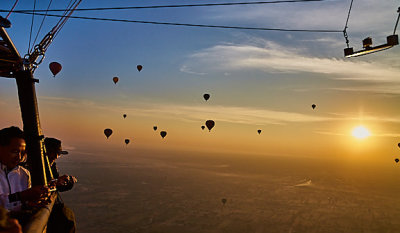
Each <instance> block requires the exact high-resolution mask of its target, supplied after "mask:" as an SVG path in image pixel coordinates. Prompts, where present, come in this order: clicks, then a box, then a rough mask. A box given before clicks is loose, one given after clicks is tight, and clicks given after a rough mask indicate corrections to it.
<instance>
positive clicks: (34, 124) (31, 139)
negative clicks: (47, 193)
mask: <svg viewBox="0 0 400 233" xmlns="http://www.w3.org/2000/svg"><path fill="white" fill-rule="evenodd" d="M15 78H16V81H17V89H18V97H19V105H20V107H21V115H22V122H23V124H24V133H25V137H26V148H27V153H28V165H29V169H30V171H31V180H32V185H45V184H47V179H46V175H45V174H46V173H45V167H44V156H43V149H42V148H43V146H42V145H43V140H42V137H43V136H42V130H41V128H40V121H39V110H38V105H37V98H36V89H35V82H36V81H37V80H35V79H34V78H33V74H32V73H31V71H29V70H24V71H19V72H18V73H16V74H15Z"/></svg>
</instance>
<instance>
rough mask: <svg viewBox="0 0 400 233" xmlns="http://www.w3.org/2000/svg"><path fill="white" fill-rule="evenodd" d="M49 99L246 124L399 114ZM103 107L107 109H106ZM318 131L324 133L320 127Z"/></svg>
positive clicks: (367, 119) (366, 118)
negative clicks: (129, 103)
mask: <svg viewBox="0 0 400 233" xmlns="http://www.w3.org/2000/svg"><path fill="white" fill-rule="evenodd" d="M43 99H46V100H47V101H49V104H56V105H58V106H66V105H65V104H66V103H68V106H69V107H79V108H85V109H88V110H90V109H94V110H101V111H102V112H103V113H104V112H113V113H114V112H117V113H121V112H122V111H123V112H125V113H127V114H128V115H131V116H138V117H157V118H164V119H175V120H179V121H186V122H199V121H200V122H203V121H205V120H208V119H213V120H215V121H219V122H227V123H235V124H249V125H267V124H277V125H285V124H290V123H312V122H333V121H359V120H362V121H363V122H385V123H396V124H397V123H400V117H395V116H391V117H388V116H385V115H379V116H378V115H372V114H369V113H364V114H363V115H362V116H359V113H355V112H354V113H326V114H325V115H315V114H312V115H311V114H304V113H300V112H288V111H278V110H274V109H267V108H256V107H240V106H221V105H213V106H204V105H185V104H168V103H157V104H155V103H141V104H134V105H131V106H124V107H123V108H122V107H120V106H116V105H110V104H105V103H98V104H97V103H95V102H93V101H88V100H75V99H70V98H58V97H45V98H44V97H43ZM105 110H106V111H105ZM318 133H322V134H326V133H327V132H323V130H321V131H320V132H318Z"/></svg>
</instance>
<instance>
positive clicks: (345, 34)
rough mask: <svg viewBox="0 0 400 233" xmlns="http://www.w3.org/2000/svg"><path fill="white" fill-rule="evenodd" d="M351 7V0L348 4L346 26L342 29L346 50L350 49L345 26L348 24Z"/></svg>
mask: <svg viewBox="0 0 400 233" xmlns="http://www.w3.org/2000/svg"><path fill="white" fill-rule="evenodd" d="M352 6H353V0H351V2H350V7H349V12H348V13H347V19H346V24H345V25H344V29H343V36H344V39H345V40H346V44H347V48H349V47H350V46H349V36H348V35H347V24H348V23H349V18H350V12H351V8H352Z"/></svg>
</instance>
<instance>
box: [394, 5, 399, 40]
mask: <svg viewBox="0 0 400 233" xmlns="http://www.w3.org/2000/svg"><path fill="white" fill-rule="evenodd" d="M397 12H398V13H399V15H398V16H397V20H396V25H395V26H394V30H393V35H394V34H396V29H397V24H399V19H400V7H399V8H398V9H397Z"/></svg>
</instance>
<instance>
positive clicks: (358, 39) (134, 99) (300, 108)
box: [0, 0, 400, 163]
mask: <svg viewBox="0 0 400 233" xmlns="http://www.w3.org/2000/svg"><path fill="white" fill-rule="evenodd" d="M58 2H60V1H58ZM206 2H207V3H223V2H242V1H236V0H234V1H219V0H218V1H217V0H214V1H206ZM243 2H245V1H243ZM247 2H249V1H247ZM13 3H14V1H11V0H8V1H5V2H3V3H2V4H1V9H3V10H9V9H10V8H11V7H12V5H13ZM189 3H190V4H196V3H205V1H161V0H159V1H122V0H118V1H104V0H102V1H98V0H96V1H94V0H88V1H82V3H81V4H80V6H79V8H93V7H117V6H150V5H172V4H189ZM47 4H48V2H43V3H41V2H40V3H38V5H37V6H36V7H37V9H46V8H47ZM349 6H350V1H349V0H327V1H321V2H298V3H280V4H263V5H239V6H214V7H190V8H189V7H184V8H169V9H164V8H160V9H137V10H112V11H95V12H75V13H74V14H73V15H74V16H89V17H102V18H114V19H129V20H143V21H157V22H171V23H189V24H207V25H227V26H242V27H264V28H284V29H311V30H319V29H321V30H333V31H335V30H337V31H342V30H343V28H344V25H345V23H346V17H347V13H348V10H349ZM63 7H65V5H63V3H54V5H52V7H50V8H52V9H60V8H63ZM398 7H399V5H398V3H396V2H395V1H376V0H364V1H354V4H353V8H352V11H351V15H350V19H349V23H348V29H347V32H348V35H349V41H350V46H351V47H354V50H360V49H362V40H363V39H364V38H366V37H372V39H373V42H374V45H379V44H383V43H385V42H386V36H389V35H391V34H393V29H394V26H395V22H396V19H397V16H398V13H397V12H396V11H397V8H398ZM32 8H33V3H32V1H26V0H22V1H20V3H19V4H18V5H17V8H16V10H22V9H32ZM56 13H57V12H56ZM56 13H54V14H56ZM1 15H2V16H5V15H6V13H4V12H3V13H1ZM9 19H10V21H11V22H12V24H13V25H12V27H11V28H10V29H7V32H8V33H9V35H10V37H11V38H12V40H13V41H14V43H15V45H16V47H17V48H18V50H19V52H20V54H21V56H24V55H25V54H26V52H27V48H28V43H29V30H30V26H31V23H30V22H31V16H29V15H22V14H17V13H13V14H11V16H10V18H9ZM56 20H57V19H56V18H54V17H48V18H46V20H45V22H44V26H43V28H42V30H41V33H40V34H39V37H38V38H39V39H38V40H40V39H41V38H42V37H43V36H44V35H45V33H47V32H48V31H49V30H50V29H51V28H52V27H53V26H54V24H55V22H56ZM40 22H41V17H36V18H35V24H34V27H33V34H32V37H33V38H32V41H33V39H34V37H35V36H36V32H37V31H38V28H39V26H40ZM31 43H32V42H31ZM36 43H37V42H36ZM345 47H346V43H345V39H344V37H343V33H341V32H336V33H335V32H331V33H321V32H320V33H316V32H313V33H311V32H277V31H257V30H237V29H217V28H199V27H184V26H167V25H152V24H138V23H124V22H106V21H90V20H82V19H70V20H69V21H68V22H67V24H66V25H65V26H64V28H63V29H62V31H61V32H60V33H59V35H58V36H57V37H56V38H55V40H54V42H53V43H52V44H51V46H50V47H49V49H48V50H47V53H46V58H45V59H44V61H43V63H42V64H41V65H40V66H39V68H38V69H37V70H36V72H35V78H37V79H39V80H40V83H39V84H37V85H36V90H37V96H38V102H39V109H40V120H41V126H42V129H43V132H44V134H45V135H46V136H52V137H58V138H60V139H62V140H63V142H64V145H65V147H66V148H67V149H70V150H72V151H73V150H80V149H82V148H85V149H86V150H87V149H89V148H95V147H98V148H107V147H110V148H122V149H128V150H132V153H134V152H135V150H136V149H149V150H157V151H164V150H165V151H172V152H173V151H201V152H205V153H207V152H227V153H229V152H236V153H243V154H258V155H278V156H279V155H285V156H312V157H327V158H340V159H351V160H353V159H356V160H358V159H365V160H371V161H374V162H379V163H394V162H393V160H394V158H396V157H399V156H400V151H399V148H398V147H397V143H398V142H400V108H399V103H400V58H399V56H398V54H399V51H400V50H399V47H398V46H396V47H393V48H392V49H389V50H386V51H382V52H378V53H375V54H371V55H367V56H363V57H356V58H344V57H343V49H344V48H345ZM53 61H57V62H59V63H61V64H62V66H63V69H62V71H61V72H60V73H59V74H58V75H57V76H56V77H55V78H54V77H53V76H52V74H51V72H50V71H49V68H48V65H49V63H50V62H53ZM138 64H140V65H142V66H143V70H142V71H141V72H138V71H137V69H136V66H137V65H138ZM114 76H117V77H119V82H118V83H117V84H116V85H115V84H114V83H113V81H112V78H113V77H114ZM204 93H209V94H210V95H211V98H210V99H209V100H208V101H207V102H206V101H204V99H203V94H204ZM312 104H316V105H317V107H316V108H315V109H312V107H311V105H312ZM0 109H1V111H0V117H1V121H0V127H1V128H3V127H8V126H10V125H17V126H20V127H22V121H21V115H20V110H19V104H18V97H17V91H16V84H15V80H13V79H8V78H0ZM123 114H127V118H126V119H124V118H123V117H122V115H123ZM209 119H212V120H214V121H215V123H216V125H215V127H214V128H213V129H212V130H211V132H208V130H204V131H202V130H201V128H200V127H201V126H202V125H204V123H205V121H206V120H209ZM153 125H157V126H158V130H157V131H156V132H155V131H154V130H153ZM359 125H363V126H364V127H365V128H366V129H368V130H369V132H370V134H371V135H370V136H369V137H366V138H364V139H357V138H355V137H354V136H352V130H353V129H354V128H355V127H357V126H359ZM105 128H111V129H113V131H114V133H113V135H112V136H111V137H110V138H109V139H108V140H106V138H105V136H104V134H103V130H104V129H105ZM258 129H261V130H262V133H261V134H260V135H258V133H257V130H258ZM160 130H165V131H167V132H168V135H167V136H166V137H165V138H164V139H162V138H161V137H160V135H159V132H160ZM125 138H129V139H130V140H131V143H130V144H129V145H128V146H127V148H125V147H126V146H125V144H124V139H125Z"/></svg>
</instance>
